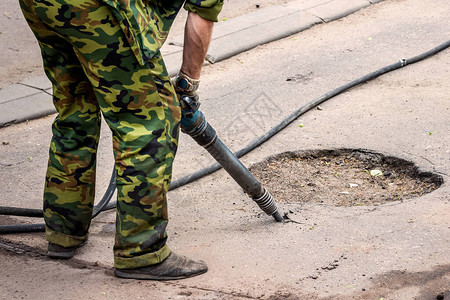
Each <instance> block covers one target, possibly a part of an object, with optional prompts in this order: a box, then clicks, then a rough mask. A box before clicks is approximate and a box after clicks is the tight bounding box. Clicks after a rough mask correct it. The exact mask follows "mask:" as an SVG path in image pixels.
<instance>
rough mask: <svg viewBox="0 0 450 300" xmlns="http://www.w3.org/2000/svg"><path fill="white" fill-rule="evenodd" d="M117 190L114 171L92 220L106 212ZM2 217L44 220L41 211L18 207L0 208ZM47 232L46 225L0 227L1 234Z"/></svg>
mask: <svg viewBox="0 0 450 300" xmlns="http://www.w3.org/2000/svg"><path fill="white" fill-rule="evenodd" d="M115 190H116V176H115V172H114V170H113V172H112V175H111V179H110V181H109V185H108V188H107V189H106V192H105V194H104V195H103V197H102V199H101V200H100V202H99V203H98V204H97V205H95V206H94V209H93V212H92V218H95V217H96V216H97V215H98V214H99V213H101V212H102V211H103V210H105V207H106V205H107V204H108V203H109V201H110V200H111V198H112V196H113V194H114V192H115ZM0 215H13V216H22V217H37V218H42V217H43V216H44V213H43V211H42V210H40V209H30V208H18V207H4V206H0ZM43 231H45V224H19V225H2V226H0V234H5V233H20V232H43Z"/></svg>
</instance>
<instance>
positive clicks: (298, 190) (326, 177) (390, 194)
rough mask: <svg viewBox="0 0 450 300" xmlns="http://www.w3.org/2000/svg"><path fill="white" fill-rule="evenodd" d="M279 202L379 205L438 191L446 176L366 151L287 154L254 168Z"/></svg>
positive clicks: (404, 161)
mask: <svg viewBox="0 0 450 300" xmlns="http://www.w3.org/2000/svg"><path fill="white" fill-rule="evenodd" d="M250 170H251V172H252V173H253V174H254V175H255V177H256V178H258V179H259V180H260V181H261V183H262V184H263V185H264V186H265V187H266V188H267V189H268V190H269V191H270V192H271V193H272V195H273V196H274V197H275V199H276V201H280V202H299V203H307V202H314V203H323V204H327V205H334V206H358V205H379V204H384V203H387V202H392V201H402V200H405V199H409V198H414V197H419V196H422V195H424V194H426V193H430V192H432V191H433V190H435V189H437V188H438V187H439V186H440V185H441V184H442V182H443V179H442V177H441V176H439V175H436V174H433V173H430V172H421V171H420V170H419V169H418V168H417V167H416V166H415V165H414V164H413V163H412V162H409V161H406V160H403V159H399V158H395V157H392V156H385V155H383V154H380V153H375V152H370V151H365V150H351V149H339V150H321V151H300V152H288V153H282V154H280V155H277V156H274V157H271V158H269V159H268V160H267V161H264V162H261V163H258V164H256V165H254V166H252V167H251V168H250Z"/></svg>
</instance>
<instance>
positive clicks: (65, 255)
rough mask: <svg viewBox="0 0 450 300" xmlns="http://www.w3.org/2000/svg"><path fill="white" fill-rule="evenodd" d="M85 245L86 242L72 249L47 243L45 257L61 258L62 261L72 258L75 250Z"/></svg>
mask: <svg viewBox="0 0 450 300" xmlns="http://www.w3.org/2000/svg"><path fill="white" fill-rule="evenodd" d="M85 244H86V241H84V242H83V243H81V244H79V245H77V246H73V247H63V246H60V245H56V244H52V243H50V242H49V243H48V248H47V256H49V257H52V258H62V259H69V258H72V257H73V256H74V255H75V250H76V249H78V248H80V247H81V246H84V245H85Z"/></svg>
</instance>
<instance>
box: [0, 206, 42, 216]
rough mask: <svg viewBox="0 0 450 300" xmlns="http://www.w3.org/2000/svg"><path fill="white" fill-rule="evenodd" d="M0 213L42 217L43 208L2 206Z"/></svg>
mask: <svg viewBox="0 0 450 300" xmlns="http://www.w3.org/2000/svg"><path fill="white" fill-rule="evenodd" d="M0 215H9V216H21V217H35V218H42V217H43V216H44V213H43V212H42V209H32V208H20V207H7V206H0Z"/></svg>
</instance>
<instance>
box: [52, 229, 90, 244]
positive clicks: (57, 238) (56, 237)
mask: <svg viewBox="0 0 450 300" xmlns="http://www.w3.org/2000/svg"><path fill="white" fill-rule="evenodd" d="M45 239H46V240H47V241H48V242H50V243H52V244H56V245H59V246H62V247H74V246H78V245H80V244H81V243H83V242H84V241H85V240H86V239H87V235H85V236H75V235H68V234H64V233H61V232H56V231H54V230H52V229H50V228H49V227H48V226H45Z"/></svg>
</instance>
